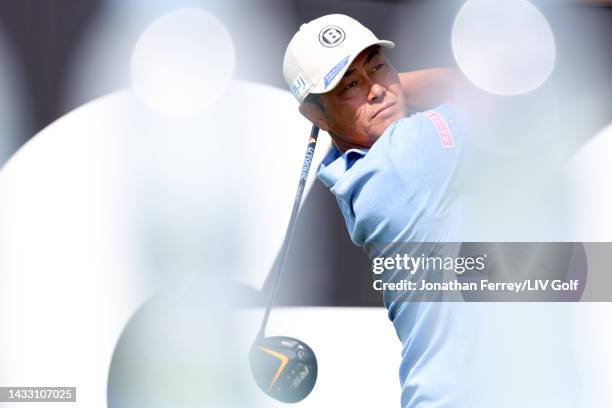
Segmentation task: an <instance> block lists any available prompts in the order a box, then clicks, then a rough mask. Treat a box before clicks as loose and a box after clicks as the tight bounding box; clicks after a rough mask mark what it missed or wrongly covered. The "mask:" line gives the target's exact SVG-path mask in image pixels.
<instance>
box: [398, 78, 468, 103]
mask: <svg viewBox="0 0 612 408" xmlns="http://www.w3.org/2000/svg"><path fill="white" fill-rule="evenodd" d="M399 77H400V83H401V86H402V91H403V92H404V95H405V97H406V103H407V105H408V108H409V109H410V110H411V111H414V112H420V111H423V110H427V109H430V108H433V107H435V106H438V105H440V104H441V103H443V102H448V101H449V100H452V99H453V96H454V94H455V92H456V90H457V88H458V87H459V85H460V84H461V83H462V82H463V81H464V77H463V76H462V75H461V73H460V71H458V70H456V69H449V68H431V69H422V70H419V71H411V72H402V73H400V74H399Z"/></svg>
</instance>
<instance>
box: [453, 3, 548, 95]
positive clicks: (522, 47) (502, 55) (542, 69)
mask: <svg viewBox="0 0 612 408" xmlns="http://www.w3.org/2000/svg"><path fill="white" fill-rule="evenodd" d="M452 47H453V54H454V56H455V60H456V61H457V64H458V65H459V68H460V69H461V70H462V71H463V73H464V74H465V76H466V77H467V78H469V79H470V81H472V82H473V83H474V84H475V85H476V86H477V87H479V88H481V89H483V90H484V91H487V92H489V93H492V94H495V95H508V96H510V95H520V94H524V93H527V92H530V91H532V90H534V89H536V88H538V87H539V86H540V85H542V84H543V83H544V82H545V81H546V79H547V78H548V77H549V76H550V73H551V72H552V70H553V68H554V65H555V57H556V47H555V40H554V37H553V33H552V30H551V28H550V25H549V24H548V22H547V21H546V18H545V17H544V15H543V14H542V13H541V12H540V11H539V10H538V9H537V8H536V7H535V6H534V5H532V4H531V3H530V2H528V1H527V0H506V1H494V0H469V1H467V2H466V3H465V4H464V5H463V7H462V8H461V10H459V13H458V14H457V16H456V18H455V23H454V25H453V32H452Z"/></svg>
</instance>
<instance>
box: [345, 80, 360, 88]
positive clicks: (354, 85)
mask: <svg viewBox="0 0 612 408" xmlns="http://www.w3.org/2000/svg"><path fill="white" fill-rule="evenodd" d="M356 86H357V81H351V82H349V83H348V84H347V85H346V86H345V87H344V89H345V90H346V89H351V88H353V87H356Z"/></svg>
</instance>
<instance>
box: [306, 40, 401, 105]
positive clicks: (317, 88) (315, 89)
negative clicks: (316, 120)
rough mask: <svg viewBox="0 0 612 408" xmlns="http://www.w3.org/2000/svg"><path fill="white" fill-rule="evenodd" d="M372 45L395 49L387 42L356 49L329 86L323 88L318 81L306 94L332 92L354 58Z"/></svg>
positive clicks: (379, 41) (323, 84)
mask: <svg viewBox="0 0 612 408" xmlns="http://www.w3.org/2000/svg"><path fill="white" fill-rule="evenodd" d="M373 45H380V46H381V47H382V48H393V47H395V43H393V42H392V41H387V40H378V41H374V42H372V43H369V44H366V45H364V46H362V47H360V48H359V49H357V50H355V51H354V52H353V53H351V55H350V56H349V59H348V63H347V64H346V65H345V66H344V68H342V69H341V70H340V71H338V74H336V76H335V78H334V79H333V80H332V81H331V82H330V83H329V84H327V86H325V83H324V81H323V80H321V81H319V83H317V84H316V85H315V86H313V87H312V89H311V90H310V91H309V92H308V93H309V94H324V93H327V92H330V91H332V90H333V89H334V88H335V87H336V86H337V85H338V83H339V82H340V81H341V80H342V77H343V76H344V74H345V73H346V71H347V70H348V69H349V67H350V66H351V64H352V63H353V61H354V60H355V58H357V56H358V55H359V54H361V52H362V51H363V50H365V49H366V48H369V47H371V46H373Z"/></svg>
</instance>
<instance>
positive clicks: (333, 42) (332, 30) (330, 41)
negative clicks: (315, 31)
mask: <svg viewBox="0 0 612 408" xmlns="http://www.w3.org/2000/svg"><path fill="white" fill-rule="evenodd" d="M345 37H346V35H345V34H344V30H343V29H341V28H340V27H338V26H333V25H332V26H327V27H324V28H323V29H322V30H321V32H320V33H319V42H320V43H321V44H322V45H323V46H324V47H329V48H332V47H336V46H338V45H340V44H342V41H344V38H345Z"/></svg>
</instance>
